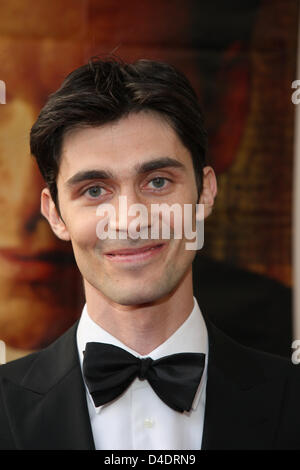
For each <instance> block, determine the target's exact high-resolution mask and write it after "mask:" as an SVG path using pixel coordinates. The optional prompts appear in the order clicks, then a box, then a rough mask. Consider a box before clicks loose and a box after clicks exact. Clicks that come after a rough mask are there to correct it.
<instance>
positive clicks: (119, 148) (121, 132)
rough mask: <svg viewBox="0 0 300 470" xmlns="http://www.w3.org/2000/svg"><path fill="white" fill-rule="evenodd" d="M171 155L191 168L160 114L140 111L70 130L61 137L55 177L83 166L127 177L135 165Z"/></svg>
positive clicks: (183, 149) (65, 174)
mask: <svg viewBox="0 0 300 470" xmlns="http://www.w3.org/2000/svg"><path fill="white" fill-rule="evenodd" d="M162 157H171V158H173V159H176V160H178V161H179V162H181V163H183V164H184V166H185V167H186V168H187V170H188V169H190V170H192V168H193V166H192V158H191V155H190V152H189V151H188V149H187V148H186V147H185V146H184V145H183V144H182V142H181V140H180V138H179V137H178V135H177V133H176V132H175V131H174V130H173V128H172V127H171V126H170V125H169V124H168V122H167V121H166V120H165V119H164V118H163V117H162V116H160V115H158V114H155V113H148V112H140V113H135V114H130V115H129V116H126V117H124V118H122V119H120V120H119V121H116V122H112V123H107V124H105V125H103V126H98V127H85V128H77V129H73V130H71V131H69V132H67V133H66V135H65V136H64V140H63V146H62V156H61V163H60V171H59V177H61V178H62V179H63V180H65V179H66V178H69V177H70V176H71V175H72V173H76V172H78V171H82V170H83V169H85V170H86V169H90V170H93V169H103V168H106V169H111V170H112V171H111V172H112V173H114V174H118V175H119V176H120V177H121V176H122V175H123V176H124V177H125V176H130V175H131V174H133V173H134V168H136V165H137V164H141V163H142V162H144V161H149V160H151V159H157V158H162Z"/></svg>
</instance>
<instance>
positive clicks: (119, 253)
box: [105, 243, 163, 256]
mask: <svg viewBox="0 0 300 470" xmlns="http://www.w3.org/2000/svg"><path fill="white" fill-rule="evenodd" d="M162 245H163V243H152V244H151V245H147V246H143V247H141V248H134V249H129V248H128V249H122V250H115V251H110V252H107V253H105V255H110V256H122V255H123V256H125V255H127V256H130V255H137V254H139V253H144V252H146V251H149V250H153V249H155V248H158V247H160V246H162Z"/></svg>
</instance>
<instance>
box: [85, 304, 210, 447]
mask: <svg viewBox="0 0 300 470" xmlns="http://www.w3.org/2000/svg"><path fill="white" fill-rule="evenodd" d="M91 341H94V342H102V343H109V344H113V345H115V346H119V347H121V348H123V349H125V350H126V351H128V352H129V353H131V354H133V355H134V356H136V357H140V358H141V357H147V356H150V357H151V358H152V359H153V360H156V359H159V358H160V357H162V356H168V355H169V354H176V353H181V352H196V353H205V354H206V360H205V368H204V372H203V375H202V379H201V382H200V384H199V387H198V390H197V393H196V395H195V399H194V401H193V405H192V409H191V410H190V411H189V412H184V413H180V412H178V411H175V410H173V409H172V408H170V407H169V406H168V405H166V404H165V403H164V402H163V401H162V400H161V399H160V398H159V397H158V396H157V395H156V393H155V392H154V391H153V389H152V388H151V386H150V385H149V383H148V381H147V380H140V379H138V378H136V379H135V380H134V381H133V382H132V384H131V385H130V386H129V387H128V388H127V390H126V391H125V392H123V393H122V394H121V395H120V396H119V397H118V398H116V399H115V400H113V401H112V402H110V403H106V404H105V405H102V406H99V407H95V405H94V402H93V399H92V397H91V395H90V393H89V391H88V389H87V387H86V391H87V403H88V410H89V415H90V420H91V427H92V432H93V437H94V442H95V447H96V449H97V450H99V449H102V450H108V449H109V450H164V449H166V450H172V449H173V450H197V449H198V450H199V449H201V443H202V433H203V423H204V410H205V395H206V394H205V390H206V379H207V360H208V336H207V329H206V325H205V322H204V319H203V317H202V314H201V311H200V308H199V306H198V303H197V300H196V298H195V297H194V308H193V310H192V312H191V314H190V315H189V317H188V318H187V319H186V320H185V322H184V323H183V324H182V325H181V326H180V327H179V328H178V329H177V331H175V333H173V334H172V336H170V337H169V338H168V339H167V340H166V341H165V342H164V343H162V344H161V345H160V346H158V347H157V348H156V349H154V350H153V351H152V352H150V353H149V354H147V356H141V355H140V354H138V353H137V352H136V351H133V350H132V349H130V348H128V346H126V345H124V344H123V343H122V342H121V341H119V340H118V339H117V338H115V337H114V336H112V335H110V334H109V333H108V332H107V331H105V330H103V328H101V327H100V326H99V325H97V324H96V323H95V322H94V321H93V320H92V319H91V318H90V316H89V315H88V312H87V307H86V305H85V306H84V308H83V312H82V315H81V318H80V321H79V325H78V329H77V346H78V352H79V358H80V364H81V369H82V361H83V351H84V350H85V345H86V343H88V342H91Z"/></svg>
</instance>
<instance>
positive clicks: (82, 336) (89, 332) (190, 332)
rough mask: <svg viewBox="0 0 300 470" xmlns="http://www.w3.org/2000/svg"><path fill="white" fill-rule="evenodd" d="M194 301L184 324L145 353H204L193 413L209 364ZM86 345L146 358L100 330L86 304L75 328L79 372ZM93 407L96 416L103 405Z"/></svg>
mask: <svg viewBox="0 0 300 470" xmlns="http://www.w3.org/2000/svg"><path fill="white" fill-rule="evenodd" d="M193 299H194V307H193V310H192V312H191V313H190V315H189V316H188V318H187V319H186V320H185V321H184V323H183V324H182V325H181V326H180V327H179V328H178V329H177V330H176V331H175V332H174V333H173V334H172V335H171V336H170V337H169V338H168V339H167V340H166V341H164V343H162V344H160V345H159V346H158V347H157V348H155V349H154V350H153V351H151V352H150V353H149V354H147V356H150V357H151V358H152V359H154V360H156V359H159V358H160V357H163V356H168V355H170V354H177V353H182V352H196V353H204V354H205V367H204V371H203V375H202V378H201V381H200V384H199V387H198V390H197V393H196V395H195V398H194V401H193V405H192V409H193V410H195V409H196V408H197V406H198V403H199V400H200V398H201V395H202V391H203V388H204V387H205V384H206V375H207V374H206V371H207V362H208V334H207V328H206V325H205V321H204V319H203V316H202V313H201V310H200V307H199V305H198V302H197V299H196V298H195V297H193ZM88 342H99V343H108V344H112V345H114V346H118V347H120V348H123V349H125V351H128V352H129V353H131V354H133V355H134V356H136V357H146V356H141V355H140V354H139V353H137V352H136V351H134V350H132V349H130V348H129V347H128V346H126V345H125V344H123V343H122V342H121V341H119V340H118V339H117V338H115V337H114V336H112V335H111V334H110V333H108V332H107V331H105V330H104V329H103V328H101V327H100V326H99V325H98V324H97V323H95V322H94V321H93V320H92V319H91V317H90V316H89V314H88V311H87V306H86V304H85V305H84V307H83V310H82V314H81V318H80V320H79V324H78V328H77V347H78V353H79V359H80V366H81V370H82V363H83V351H84V350H85V345H86V343H88ZM87 392H88V390H87ZM88 396H89V398H90V400H91V402H92V404H93V406H94V402H93V400H92V397H91V395H90V394H89V392H88ZM103 406H104V405H103ZM94 408H95V411H96V412H97V413H98V412H99V411H100V409H101V408H102V406H99V407H95V406H94Z"/></svg>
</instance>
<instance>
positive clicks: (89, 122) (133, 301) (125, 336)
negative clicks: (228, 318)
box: [0, 59, 300, 449]
mask: <svg viewBox="0 0 300 470" xmlns="http://www.w3.org/2000/svg"><path fill="white" fill-rule="evenodd" d="M31 152H32V154H33V155H34V156H35V158H36V159H37V163H38V165H39V168H40V170H41V173H42V175H43V176H44V178H45V181H46V183H47V187H46V188H45V189H43V191H42V194H41V210H42V213H43V215H44V216H45V217H46V218H47V220H48V221H49V223H50V225H51V228H52V230H53V232H54V233H55V234H56V235H57V236H58V237H59V238H60V239H61V240H64V241H67V242H71V244H72V248H73V251H74V256H75V259H76V262H77V265H78V268H79V270H80V272H81V275H82V278H83V283H84V290H85V297H86V305H85V306H84V309H83V312H82V316H81V318H80V321H79V323H76V324H75V325H74V326H73V327H71V329H70V330H69V331H67V333H65V334H64V335H63V336H62V337H60V338H59V339H58V340H57V341H56V342H55V343H53V344H52V345H50V346H49V347H47V348H45V349H44V350H42V351H40V352H37V353H34V354H31V355H29V356H27V357H25V358H23V359H19V360H17V361H13V362H11V363H8V364H6V365H4V366H2V367H1V369H0V371H1V372H0V376H1V389H0V390H1V393H0V397H1V398H0V400H1V402H0V403H1V405H0V423H1V424H0V448H2V449H277V448H300V438H299V436H298V424H299V422H300V418H299V417H298V416H299V413H298V412H297V398H298V394H299V392H300V376H299V371H298V370H297V369H296V368H295V367H294V366H293V365H292V364H291V362H290V361H289V360H286V359H283V358H279V357H276V356H272V355H269V354H265V353H262V352H259V351H256V350H252V349H250V348H247V347H244V346H242V345H240V344H238V343H236V342H235V341H233V340H231V339H230V338H229V337H227V336H226V335H225V334H223V333H222V332H221V331H219V330H218V329H217V328H215V327H214V326H213V324H211V323H210V322H209V321H208V319H206V318H205V316H204V315H205V312H201V310H200V307H199V305H198V302H197V301H196V299H195V297H193V286H192V261H193V259H194V257H195V254H196V250H195V249H192V250H191V249H188V248H187V243H188V237H187V235H186V232H185V230H183V231H182V236H181V237H176V236H175V232H176V228H178V223H177V222H178V221H176V219H175V215H174V217H172V218H170V219H169V228H170V237H169V238H168V237H166V238H164V237H163V236H162V233H161V230H159V237H158V238H155V237H154V236H153V233H152V227H153V219H152V218H151V217H146V218H142V219H139V220H140V223H139V232H138V233H139V236H138V237H135V236H133V232H132V231H131V230H129V227H130V228H132V225H131V222H133V221H134V218H133V215H132V214H133V213H132V212H130V208H132V207H134V205H135V204H140V205H142V206H143V207H144V208H146V209H147V211H148V214H151V210H152V208H153V207H154V206H155V205H157V204H162V203H164V204H166V206H167V207H172V206H173V205H175V204H177V205H179V207H180V208H181V209H182V211H183V212H184V207H185V205H189V207H191V206H192V208H193V212H192V216H191V217H190V219H189V221H188V222H189V223H190V224H191V225H192V227H193V228H194V227H195V226H196V225H197V221H198V220H199V219H198V218H197V214H198V212H197V208H198V206H197V204H200V205H201V204H203V205H204V214H203V215H204V218H206V217H207V216H208V215H209V214H210V213H211V210H212V207H213V203H214V198H215V196H216V193H217V184H216V178H215V174H214V171H213V169H212V168H211V167H210V166H208V165H207V164H206V161H205V130H204V125H203V117H202V113H201V109H200V107H199V104H198V102H197V97H196V95H195V93H194V91H193V89H192V88H191V86H190V84H189V82H188V81H187V79H186V78H185V77H184V76H183V75H182V74H181V73H179V72H178V71H176V70H175V69H174V68H173V67H171V66H169V65H167V64H163V63H158V62H153V61H147V60H140V61H137V62H136V63H134V64H123V63H121V62H119V61H116V60H99V59H94V60H91V61H89V63H88V64H86V65H84V66H82V67H80V68H79V69H76V70H75V71H74V72H72V73H71V74H70V75H69V76H68V77H67V78H66V80H65V81H64V83H63V84H62V86H61V87H60V89H59V90H57V92H55V93H54V94H52V95H51V96H50V98H49V100H48V102H47V104H46V105H45V107H44V108H43V109H42V111H41V113H40V115H39V116H38V119H37V121H36V123H35V124H34V126H33V128H32V130H31ZM123 197H125V199H126V202H127V207H128V208H129V210H128V212H127V211H126V213H124V212H122V211H121V212H120V200H121V198H123ZM105 205H106V207H107V206H109V207H110V208H111V209H113V211H114V212H115V215H116V217H115V218H114V217H112V216H111V214H109V216H108V218H106V219H105V218H104V217H101V214H100V213H99V212H98V210H99V209H100V212H101V208H102V209H103V207H104V206H105ZM102 215H103V214H102ZM162 219H163V217H162ZM162 219H161V223H162V222H163V220H162ZM200 219H201V217H200ZM99 221H100V222H105V223H103V224H102V225H101V224H100V225H99ZM183 221H184V218H183V219H182V225H184V223H183ZM185 222H186V221H185ZM179 225H180V224H179ZM99 227H100V229H99ZM101 227H102V228H101ZM105 227H106V228H107V227H109V235H111V234H113V233H114V234H117V235H118V236H117V237H113V236H108V237H106V236H104V235H105V233H104V232H105V230H104V228H105ZM160 228H161V227H160ZM182 228H185V227H182ZM145 235H146V236H145ZM150 238H153V239H151V240H148V239H150ZM216 295H217V293H216Z"/></svg>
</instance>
